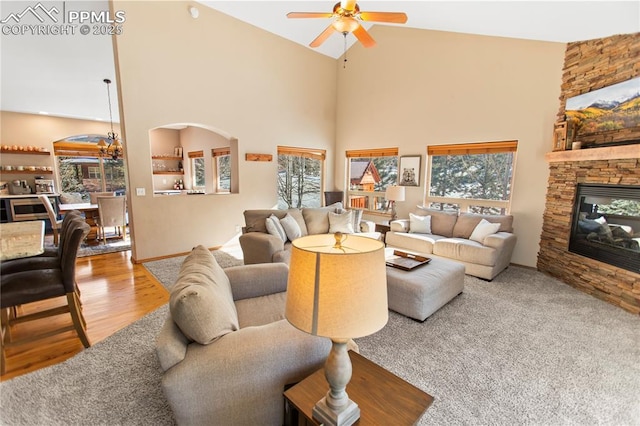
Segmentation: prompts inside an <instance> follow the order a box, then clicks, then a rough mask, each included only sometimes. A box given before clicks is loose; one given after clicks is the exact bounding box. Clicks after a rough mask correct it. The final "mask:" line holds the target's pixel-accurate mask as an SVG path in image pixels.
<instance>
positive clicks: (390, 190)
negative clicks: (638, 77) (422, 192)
mask: <svg viewBox="0 0 640 426" xmlns="http://www.w3.org/2000/svg"><path fill="white" fill-rule="evenodd" d="M384 198H386V199H387V200H389V204H390V206H391V220H396V218H397V217H398V215H397V214H396V201H404V186H395V185H394V186H387V190H386V191H385V193H384Z"/></svg>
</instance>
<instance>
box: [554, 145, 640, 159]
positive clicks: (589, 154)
mask: <svg viewBox="0 0 640 426" xmlns="http://www.w3.org/2000/svg"><path fill="white" fill-rule="evenodd" d="M544 158H545V159H546V160H547V162H548V163H553V162H560V161H597V160H623V159H627V158H640V144H633V145H621V146H607V147H602V148H588V149H578V150H572V151H554V152H548V153H546V154H545V156H544Z"/></svg>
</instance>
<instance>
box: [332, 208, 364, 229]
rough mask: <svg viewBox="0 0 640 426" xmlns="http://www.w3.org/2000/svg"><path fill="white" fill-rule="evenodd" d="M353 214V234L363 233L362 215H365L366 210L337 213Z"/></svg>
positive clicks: (342, 210)
mask: <svg viewBox="0 0 640 426" xmlns="http://www.w3.org/2000/svg"><path fill="white" fill-rule="evenodd" d="M349 211H350V212H353V232H355V233H359V232H362V229H360V222H362V214H363V213H364V210H362V209H351V210H345V209H338V211H336V213H344V212H349Z"/></svg>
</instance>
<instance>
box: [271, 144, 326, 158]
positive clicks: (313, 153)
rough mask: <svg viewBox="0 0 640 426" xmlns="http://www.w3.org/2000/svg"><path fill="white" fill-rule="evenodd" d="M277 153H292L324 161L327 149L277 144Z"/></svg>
mask: <svg viewBox="0 0 640 426" xmlns="http://www.w3.org/2000/svg"><path fill="white" fill-rule="evenodd" d="M278 155H293V156H296V157H306V158H313V159H314V160H321V161H324V159H325V157H326V155H327V151H325V150H324V149H315V148H298V147H293V146H278Z"/></svg>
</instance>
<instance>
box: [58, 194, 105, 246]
mask: <svg viewBox="0 0 640 426" xmlns="http://www.w3.org/2000/svg"><path fill="white" fill-rule="evenodd" d="M58 210H59V211H60V214H62V215H64V214H65V213H67V212H70V211H72V210H78V211H79V212H81V213H83V214H84V220H85V222H87V225H89V226H90V227H91V229H90V230H89V233H88V234H87V238H86V241H87V242H96V243H97V242H98V216H99V213H98V205H97V204H92V203H71V204H58Z"/></svg>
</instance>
